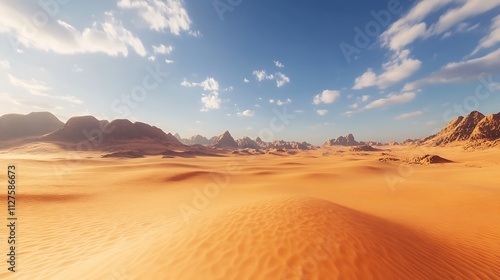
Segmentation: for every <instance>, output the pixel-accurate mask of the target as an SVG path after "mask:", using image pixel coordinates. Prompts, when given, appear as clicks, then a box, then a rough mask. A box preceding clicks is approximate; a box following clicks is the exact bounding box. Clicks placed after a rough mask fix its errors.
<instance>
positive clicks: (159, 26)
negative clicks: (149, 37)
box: [118, 0, 191, 35]
mask: <svg viewBox="0 0 500 280" xmlns="http://www.w3.org/2000/svg"><path fill="white" fill-rule="evenodd" d="M118 7H120V8H122V9H135V10H137V13H138V14H139V16H140V17H141V18H142V19H143V20H144V22H146V23H148V24H149V28H150V29H152V30H155V31H164V30H165V29H168V30H170V33H172V34H175V35H180V33H181V32H182V31H190V28H191V19H190V18H189V15H188V13H187V11H186V9H185V8H184V1H182V0H167V1H161V0H149V1H146V0H120V1H119V2H118Z"/></svg>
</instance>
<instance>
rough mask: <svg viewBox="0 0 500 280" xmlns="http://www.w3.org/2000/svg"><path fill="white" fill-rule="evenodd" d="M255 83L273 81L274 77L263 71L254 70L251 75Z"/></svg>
mask: <svg viewBox="0 0 500 280" xmlns="http://www.w3.org/2000/svg"><path fill="white" fill-rule="evenodd" d="M252 74H253V75H254V76H255V78H256V79H257V81H259V82H262V81H263V80H274V75H272V74H271V75H267V73H266V71H265V70H255V71H253V73H252Z"/></svg>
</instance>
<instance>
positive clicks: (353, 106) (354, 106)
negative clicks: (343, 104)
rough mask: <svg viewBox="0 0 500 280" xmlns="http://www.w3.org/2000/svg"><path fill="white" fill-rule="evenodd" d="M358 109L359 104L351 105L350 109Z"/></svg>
mask: <svg viewBox="0 0 500 280" xmlns="http://www.w3.org/2000/svg"><path fill="white" fill-rule="evenodd" d="M358 107H359V104H358V103H354V104H352V105H349V108H352V109H358Z"/></svg>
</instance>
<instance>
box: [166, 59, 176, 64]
mask: <svg viewBox="0 0 500 280" xmlns="http://www.w3.org/2000/svg"><path fill="white" fill-rule="evenodd" d="M174 62H175V61H173V60H170V59H165V63H166V64H172V63H174Z"/></svg>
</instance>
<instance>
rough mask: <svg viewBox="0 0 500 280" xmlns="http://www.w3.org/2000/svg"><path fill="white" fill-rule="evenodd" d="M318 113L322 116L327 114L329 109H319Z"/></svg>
mask: <svg viewBox="0 0 500 280" xmlns="http://www.w3.org/2000/svg"><path fill="white" fill-rule="evenodd" d="M316 113H317V114H318V115H320V116H325V115H326V114H328V110H317V111H316Z"/></svg>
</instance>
